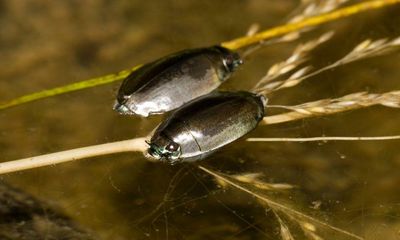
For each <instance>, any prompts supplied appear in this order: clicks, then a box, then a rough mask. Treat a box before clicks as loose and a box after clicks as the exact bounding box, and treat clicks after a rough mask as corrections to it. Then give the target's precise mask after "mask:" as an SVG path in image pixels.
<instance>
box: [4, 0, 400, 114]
mask: <svg viewBox="0 0 400 240" xmlns="http://www.w3.org/2000/svg"><path fill="white" fill-rule="evenodd" d="M399 2H400V0H373V1H367V2H361V3H359V4H354V5H352V6H349V7H345V8H342V9H339V10H336V11H332V12H329V13H325V14H321V15H318V16H314V17H309V18H305V19H303V20H301V21H297V22H292V23H288V24H285V25H282V26H278V27H275V28H272V29H269V30H265V31H262V32H260V33H257V34H254V35H251V36H245V37H241V38H237V39H234V40H231V41H227V42H223V43H221V45H222V46H224V47H227V48H230V49H234V50H235V49H239V48H242V47H246V46H250V45H253V44H256V43H259V42H262V41H264V40H267V39H271V38H273V37H278V36H282V35H285V34H287V33H292V32H296V31H299V30H301V29H304V28H308V27H311V26H317V25H320V24H323V23H327V22H330V21H334V20H337V19H341V18H344V17H348V16H351V15H354V14H357V13H360V12H364V11H367V10H372V9H378V8H382V7H385V6H388V5H391V4H396V3H399ZM139 67H140V65H138V66H136V67H134V68H132V69H128V70H123V71H121V72H119V73H117V74H110V75H107V76H102V77H98V78H92V79H89V80H84V81H81V82H76V83H72V84H69V85H65V86H61V87H57V88H53V89H48V90H43V91H40V92H35V93H32V94H28V95H25V96H21V97H18V98H16V99H13V100H10V101H7V102H3V103H0V110H2V109H6V108H9V107H13V106H17V105H20V104H23V103H28V102H32V101H36V100H39V99H43V98H47V97H51V96H56V95H60V94H64V93H68V92H72V91H77V90H81V89H86V88H91V87H95V86H99V85H103V84H108V83H112V82H115V81H120V80H122V79H124V78H125V77H126V76H128V75H129V73H130V72H132V71H134V70H135V69H137V68H139Z"/></svg>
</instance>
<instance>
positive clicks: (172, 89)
mask: <svg viewBox="0 0 400 240" xmlns="http://www.w3.org/2000/svg"><path fill="white" fill-rule="evenodd" d="M242 63H243V62H242V59H241V58H240V56H239V54H237V53H236V52H233V51H231V50H229V49H227V48H224V47H221V46H213V47H208V48H198V49H191V50H184V51H180V52H177V53H175V54H171V55H168V56H166V57H163V58H161V59H159V60H156V61H154V62H151V63H148V64H146V65H144V66H142V67H141V68H139V69H138V70H136V71H134V72H132V73H131V74H130V75H129V76H128V77H127V78H126V79H125V80H124V81H123V83H122V85H121V87H120V89H119V91H118V96H117V101H116V103H115V105H114V110H116V111H118V112H119V113H121V114H137V115H141V116H144V117H147V116H149V115H152V114H162V113H165V112H168V111H171V110H174V109H176V108H178V107H180V106H182V105H183V104H185V103H187V102H189V101H191V100H193V99H195V98H197V97H200V96H202V95H205V94H208V93H210V92H212V91H213V90H215V89H216V88H218V86H219V85H220V84H221V83H222V82H223V81H225V80H226V79H228V78H229V77H230V76H231V74H232V73H233V72H234V71H235V70H236V69H237V68H238V66H239V65H241V64H242Z"/></svg>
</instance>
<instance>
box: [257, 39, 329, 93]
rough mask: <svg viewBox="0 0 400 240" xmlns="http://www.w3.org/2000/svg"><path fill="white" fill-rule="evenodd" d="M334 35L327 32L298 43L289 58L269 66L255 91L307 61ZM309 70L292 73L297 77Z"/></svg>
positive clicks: (307, 68)
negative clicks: (313, 51) (316, 49)
mask: <svg viewBox="0 0 400 240" xmlns="http://www.w3.org/2000/svg"><path fill="white" fill-rule="evenodd" d="M332 36H333V32H327V33H325V34H323V35H321V36H320V37H319V38H317V39H313V40H310V41H308V42H306V43H303V44H300V45H298V46H297V47H296V48H295V50H294V51H293V53H292V54H291V55H290V57H289V58H288V59H286V60H285V61H282V62H278V63H276V64H274V65H273V66H272V67H270V68H269V70H268V72H267V74H266V75H265V76H264V77H263V78H262V79H261V80H260V81H258V83H257V84H256V85H255V87H254V88H253V91H255V92H259V91H260V90H262V89H264V87H265V85H267V86H268V83H270V82H272V81H273V80H275V79H277V78H278V77H280V76H282V75H284V74H287V73H289V72H291V71H293V70H295V69H296V68H297V67H299V66H300V65H301V64H302V63H304V62H305V61H307V59H308V54H309V53H310V51H312V50H314V49H315V48H316V47H317V46H319V45H321V44H322V43H324V42H326V41H328V40H329V39H330V38H331V37H332ZM309 70H310V68H309V67H306V68H302V69H300V70H298V71H296V72H295V73H294V74H292V76H296V78H299V77H301V76H303V75H304V74H306V73H307V72H308V71H309Z"/></svg>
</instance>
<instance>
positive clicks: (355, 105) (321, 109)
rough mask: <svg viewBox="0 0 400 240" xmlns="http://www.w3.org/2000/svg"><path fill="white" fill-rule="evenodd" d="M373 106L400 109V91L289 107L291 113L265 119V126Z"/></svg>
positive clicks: (366, 94)
mask: <svg viewBox="0 0 400 240" xmlns="http://www.w3.org/2000/svg"><path fill="white" fill-rule="evenodd" d="M373 105H382V106H386V107H393V108H400V91H391V92H387V93H382V94H377V93H367V92H359V93H353V94H349V95H346V96H344V97H340V98H335V99H323V100H318V101H314V102H308V103H304V104H300V105H296V106H291V107H288V108H290V109H292V111H291V112H287V113H282V114H277V115H273V116H268V117H264V119H263V122H262V123H263V124H276V123H283V122H289V121H294V120H299V119H304V118H309V117H316V116H325V115H330V114H334V113H339V112H344V111H350V110H354V109H359V108H363V107H369V106H373Z"/></svg>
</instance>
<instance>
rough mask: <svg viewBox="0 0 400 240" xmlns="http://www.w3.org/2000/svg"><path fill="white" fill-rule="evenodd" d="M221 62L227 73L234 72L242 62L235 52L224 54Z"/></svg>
mask: <svg viewBox="0 0 400 240" xmlns="http://www.w3.org/2000/svg"><path fill="white" fill-rule="evenodd" d="M222 61H223V63H224V66H225V68H226V69H227V70H228V71H229V72H234V71H235V70H236V69H237V68H238V67H239V66H240V65H242V64H243V60H242V59H241V58H240V56H239V54H238V53H235V52H229V53H226V54H225V55H224V57H223V59H222Z"/></svg>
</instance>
